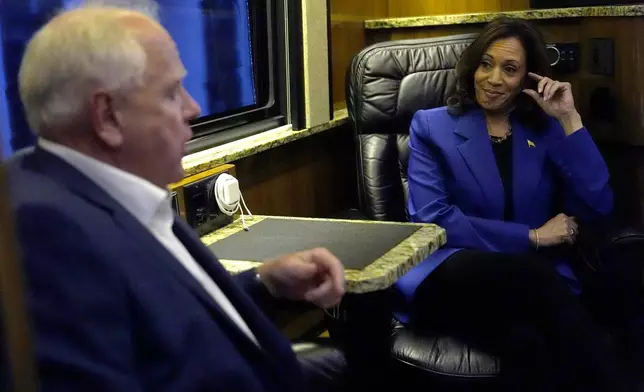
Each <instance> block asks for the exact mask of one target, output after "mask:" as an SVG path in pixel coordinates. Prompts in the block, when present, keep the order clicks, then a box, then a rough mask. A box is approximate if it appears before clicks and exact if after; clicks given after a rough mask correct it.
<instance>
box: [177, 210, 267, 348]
mask: <svg viewBox="0 0 644 392" xmlns="http://www.w3.org/2000/svg"><path fill="white" fill-rule="evenodd" d="M173 230H174V233H175V235H176V236H177V238H178V239H179V241H181V243H182V244H183V245H184V246H185V247H186V249H187V250H188V252H190V254H191V255H192V257H193V258H194V259H195V261H196V262H197V263H199V265H201V267H202V268H203V269H204V271H206V273H208V275H210V277H211V278H212V280H214V281H215V283H216V284H217V285H218V286H219V288H220V289H221V290H222V291H223V293H224V294H225V295H226V297H227V298H228V299H229V300H230V302H231V303H232V304H233V305H234V306H235V309H237V311H238V312H239V314H240V315H241V316H242V318H243V319H244V321H246V323H247V324H248V326H249V327H250V329H251V330H252V331H253V333H254V334H257V335H256V337H257V339H259V340H260V343H262V346H263V345H264V344H263V343H264V342H262V341H261V336H260V335H261V332H262V329H264V328H263V327H265V325H266V324H264V323H268V324H270V321H269V320H268V319H265V318H264V317H263V313H262V311H261V309H259V308H258V307H257V306H256V305H255V303H254V302H253V300H252V299H251V298H250V297H249V296H247V295H246V294H245V293H244V292H243V291H242V290H241V289H240V288H239V287H238V286H237V284H236V283H235V281H234V280H233V279H232V277H231V275H230V274H229V273H228V271H226V269H225V268H224V267H223V266H222V265H221V264H220V263H219V262H218V260H217V258H216V257H215V255H214V254H213V253H212V252H211V251H210V249H208V248H207V247H206V246H205V245H204V244H203V243H202V242H201V240H200V239H199V237H197V235H196V234H195V233H194V230H193V229H192V228H191V227H190V226H188V224H187V223H185V222H184V221H182V220H181V219H179V218H176V219H175V224H174V226H173Z"/></svg>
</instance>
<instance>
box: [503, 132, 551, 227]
mask: <svg viewBox="0 0 644 392" xmlns="http://www.w3.org/2000/svg"><path fill="white" fill-rule="evenodd" d="M511 123H512V133H513V136H512V139H513V140H512V149H513V153H512V161H513V162H512V166H513V167H512V183H513V186H514V189H513V190H512V195H513V197H514V216H515V219H520V218H521V217H523V216H525V215H526V214H529V213H530V211H531V210H532V199H533V196H534V194H535V192H536V191H537V189H536V188H537V186H538V185H539V182H540V181H541V177H542V175H543V170H544V163H545V157H546V154H545V153H546V146H545V143H542V142H541V140H540V138H538V137H535V136H536V135H535V134H534V133H533V132H532V131H530V130H529V129H526V128H525V127H523V126H522V125H521V124H520V123H519V122H518V121H516V120H512V121H511Z"/></svg>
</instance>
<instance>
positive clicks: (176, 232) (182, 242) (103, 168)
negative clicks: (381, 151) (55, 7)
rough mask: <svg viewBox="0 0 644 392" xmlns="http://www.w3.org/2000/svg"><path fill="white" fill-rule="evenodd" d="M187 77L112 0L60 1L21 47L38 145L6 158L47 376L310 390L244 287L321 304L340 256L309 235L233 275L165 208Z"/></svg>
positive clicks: (68, 386) (176, 386)
mask: <svg viewBox="0 0 644 392" xmlns="http://www.w3.org/2000/svg"><path fill="white" fill-rule="evenodd" d="M184 76H185V70H184V68H183V65H182V63H181V61H180V59H179V54H178V53H177V49H176V47H175V44H174V42H173V41H172V39H171V37H170V36H169V35H168V34H167V32H166V31H165V30H164V29H163V28H162V27H161V26H160V25H159V24H158V23H157V22H156V21H155V20H154V19H153V18H151V17H150V16H147V15H145V14H143V13H140V12H134V11H128V10H124V9H119V8H106V7H101V8H99V7H84V8H80V9H76V10H73V11H68V12H65V13H62V14H60V15H58V16H57V17H55V18H54V19H53V20H52V21H50V22H49V23H48V24H47V25H45V26H44V27H43V28H42V29H41V30H39V31H38V32H37V33H36V35H35V36H34V37H33V38H32V40H31V41H30V43H29V45H28V47H27V49H26V52H25V55H24V58H23V62H22V66H21V69H20V76H19V84H20V93H21V98H22V101H23V104H24V107H25V110H26V113H27V117H28V120H29V123H30V126H31V127H32V128H33V129H34V131H35V132H36V133H37V135H38V145H37V146H36V147H35V148H34V149H33V150H32V151H29V152H25V153H23V154H19V155H18V156H16V157H14V158H13V159H12V160H10V161H9V162H8V163H7V168H8V173H9V177H10V186H11V190H10V192H11V197H12V207H13V209H14V211H15V217H16V224H17V233H18V238H19V241H20V244H21V247H22V256H23V260H24V268H25V273H26V274H25V275H26V282H27V290H28V300H29V306H30V308H29V310H30V313H31V316H32V320H33V332H34V339H35V354H36V359H37V365H38V369H39V377H40V383H41V386H42V390H43V391H93V392H96V391H106V392H108V391H109V392H112V391H114V392H124V391H127V392H134V391H214V390H216V391H275V392H277V391H305V390H310V387H309V386H307V385H306V384H305V380H304V375H303V372H302V370H301V368H300V366H299V364H298V362H297V360H296V357H295V356H294V354H293V352H292V351H291V348H290V344H289V342H288V341H287V340H286V339H284V337H283V336H282V335H281V334H280V332H279V331H278V330H277V329H276V328H275V327H274V326H273V325H272V324H271V323H270V322H269V320H268V319H267V318H266V317H265V316H264V314H263V313H262V311H261V310H260V308H259V307H258V306H257V305H256V302H255V301H254V300H257V299H258V298H259V297H261V296H262V295H267V294H269V293H270V294H272V295H273V296H274V297H281V298H287V299H293V300H306V301H309V302H312V303H314V304H316V305H319V306H322V307H329V306H333V305H335V304H337V303H338V302H339V301H340V299H341V297H342V295H343V294H344V280H343V279H344V278H343V268H342V265H341V264H340V262H339V261H338V260H337V259H336V258H335V257H334V256H332V255H331V254H330V253H329V252H328V251H326V250H323V249H316V250H311V251H306V252H302V253H299V254H295V255H289V256H284V257H281V258H279V259H277V260H273V261H268V262H266V263H263V264H262V266H261V267H259V268H258V269H257V270H256V271H253V272H251V273H244V274H241V275H239V276H236V277H235V278H231V277H230V275H229V274H228V273H227V272H226V271H225V270H224V269H223V268H222V266H221V265H220V264H219V263H218V262H217V260H216V258H215V257H214V256H213V255H212V254H211V253H210V252H209V250H208V249H207V248H206V247H205V246H204V245H203V244H202V243H201V242H200V240H199V238H198V237H197V236H196V235H195V233H194V232H193V231H192V230H191V228H190V227H188V226H187V225H186V224H185V223H183V222H182V221H181V220H179V219H176V216H175V215H174V214H173V212H172V209H171V206H170V199H169V195H168V190H167V185H168V184H169V183H171V182H175V181H177V180H179V179H181V178H182V176H183V169H182V166H181V159H182V157H183V155H184V154H185V152H186V151H185V143H186V142H187V141H188V140H189V139H190V136H191V131H190V127H189V125H188V121H189V120H190V119H192V118H195V117H196V116H198V114H199V107H198V105H197V104H196V102H195V101H194V100H193V99H192V97H191V96H190V95H189V94H188V93H187V91H185V89H184V88H183V86H182V84H181V80H182V78H183V77H184Z"/></svg>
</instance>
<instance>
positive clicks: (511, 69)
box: [505, 67, 517, 74]
mask: <svg viewBox="0 0 644 392" xmlns="http://www.w3.org/2000/svg"><path fill="white" fill-rule="evenodd" d="M516 71H517V69H516V68H514V67H505V72H507V73H509V74H513V73H515V72H516Z"/></svg>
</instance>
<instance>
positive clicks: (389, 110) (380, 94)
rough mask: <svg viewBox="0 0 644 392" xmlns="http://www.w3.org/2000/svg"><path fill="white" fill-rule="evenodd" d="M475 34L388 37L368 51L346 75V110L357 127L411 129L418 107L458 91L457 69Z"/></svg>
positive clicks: (360, 131) (384, 131)
mask: <svg viewBox="0 0 644 392" xmlns="http://www.w3.org/2000/svg"><path fill="white" fill-rule="evenodd" d="M476 37H477V34H465V35H457V36H449V37H439V38H423V39H415V40H404V41H389V42H383V43H378V44H375V45H372V46H369V47H367V48H365V49H363V50H362V51H361V52H360V53H359V54H358V55H356V56H355V57H354V59H353V61H352V63H351V67H350V68H349V71H348V72H349V75H348V77H347V81H348V83H347V108H348V110H349V116H350V118H351V120H352V122H353V124H354V127H355V131H356V132H357V133H358V134H371V133H379V134H391V133H408V132H409V125H410V122H411V118H412V116H413V115H414V113H415V112H416V111H417V110H420V109H429V108H434V107H440V106H444V105H445V101H446V99H447V98H448V97H449V96H450V95H451V94H453V93H454V91H455V89H456V78H455V77H454V75H453V70H454V67H456V63H457V62H458V59H459V58H460V56H461V54H462V53H463V51H465V49H466V48H467V47H468V46H469V44H470V43H472V41H474V39H475V38H476Z"/></svg>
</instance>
